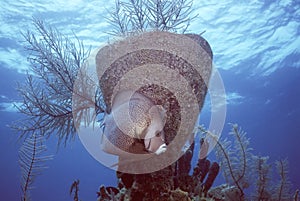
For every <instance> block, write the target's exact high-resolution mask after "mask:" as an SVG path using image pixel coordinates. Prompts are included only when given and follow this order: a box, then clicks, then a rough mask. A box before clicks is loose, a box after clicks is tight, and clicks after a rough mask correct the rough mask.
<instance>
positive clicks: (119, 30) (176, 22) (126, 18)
mask: <svg viewBox="0 0 300 201" xmlns="http://www.w3.org/2000/svg"><path fill="white" fill-rule="evenodd" d="M192 5H193V1H192V0H173V1H169V0H129V1H124V0H116V1H115V8H114V9H113V10H112V11H108V12H109V14H110V15H109V17H108V18H107V20H108V22H109V23H110V24H111V25H112V26H113V29H112V30H111V31H110V32H108V33H109V34H111V35H117V36H119V35H121V36H126V35H130V34H135V33H139V32H143V31H146V30H162V31H170V32H181V33H184V32H185V31H186V30H187V29H188V27H189V25H190V22H191V21H192V20H193V19H195V18H196V17H197V15H194V16H191V14H192V12H193V11H194V10H193V9H192Z"/></svg>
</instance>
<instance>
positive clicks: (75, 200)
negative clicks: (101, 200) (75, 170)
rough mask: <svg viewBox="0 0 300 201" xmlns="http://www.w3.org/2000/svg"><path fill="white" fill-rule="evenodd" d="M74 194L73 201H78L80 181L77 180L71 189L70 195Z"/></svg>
mask: <svg viewBox="0 0 300 201" xmlns="http://www.w3.org/2000/svg"><path fill="white" fill-rule="evenodd" d="M73 192H74V196H73V200H74V201H78V200H79V198H78V192H79V179H77V180H75V181H74V182H73V183H72V185H71V188H70V195H72V193H73Z"/></svg>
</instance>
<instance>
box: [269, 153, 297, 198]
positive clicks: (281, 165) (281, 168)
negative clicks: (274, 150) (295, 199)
mask: <svg viewBox="0 0 300 201" xmlns="http://www.w3.org/2000/svg"><path fill="white" fill-rule="evenodd" d="M276 169H277V173H278V175H279V176H280V179H279V182H278V184H277V185H276V186H275V188H274V193H273V196H272V200H274V201H275V200H277V201H287V200H291V199H292V196H291V182H290V181H289V179H288V161H287V159H284V160H278V161H276Z"/></svg>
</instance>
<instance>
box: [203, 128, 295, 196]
mask: <svg viewBox="0 0 300 201" xmlns="http://www.w3.org/2000/svg"><path fill="white" fill-rule="evenodd" d="M231 126H232V128H231V132H230V133H229V136H233V138H232V140H233V143H232V141H230V140H228V139H220V140H218V139H217V138H216V137H215V136H216V135H215V134H213V133H212V132H209V131H207V130H206V129H205V128H204V127H203V126H199V130H200V131H201V132H202V133H204V134H206V135H208V136H209V137H210V138H211V139H212V140H213V141H215V142H216V147H215V154H216V156H217V158H218V161H219V162H220V166H221V169H222V171H223V176H224V178H225V181H226V185H224V186H220V187H217V188H215V189H212V190H211V192H209V194H210V195H209V196H212V197H214V196H215V195H216V194H219V195H222V196H225V197H226V200H247V199H249V200H255V201H268V200H272V201H275V200H276V201H278V200H282V201H285V200H292V199H293V198H292V193H291V183H290V181H289V179H288V176H287V175H288V161H287V159H284V160H279V161H276V162H275V164H276V169H277V173H278V175H279V181H278V182H277V184H275V181H272V180H271V171H272V165H271V164H269V163H268V159H269V157H262V156H256V155H254V154H253V153H252V152H251V151H252V149H251V148H250V147H249V144H250V140H249V138H247V137H246V133H245V132H244V131H242V130H241V128H239V127H238V125H237V124H231ZM232 144H233V146H232ZM250 176H251V177H252V179H250ZM250 185H254V192H252V194H251V195H246V194H245V192H244V189H245V188H248V187H249V186H250ZM297 196H298V191H296V193H295V196H294V200H296V199H298V198H297ZM215 199H216V200H218V199H217V198H215Z"/></svg>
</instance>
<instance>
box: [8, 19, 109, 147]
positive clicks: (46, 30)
mask: <svg viewBox="0 0 300 201" xmlns="http://www.w3.org/2000/svg"><path fill="white" fill-rule="evenodd" d="M33 24H34V26H35V31H36V32H34V31H27V32H26V33H23V36H24V39H25V41H26V42H27V46H26V47H25V49H26V50H27V51H28V52H29V54H30V55H29V56H28V60H29V62H30V64H31V66H30V73H29V74H28V75H27V78H26V82H25V84H19V85H18V87H17V90H18V92H19V95H20V96H21V98H22V99H23V100H22V105H21V106H20V107H17V108H18V110H19V112H20V113H22V114H24V115H25V116H26V119H22V120H20V121H17V122H15V123H13V124H12V125H11V127H12V128H13V129H15V130H17V131H18V132H19V133H20V136H21V137H23V136H25V137H26V136H28V135H30V134H32V133H35V132H38V133H41V134H42V135H46V136H49V135H52V134H53V133H56V135H57V136H58V138H59V141H58V142H61V141H64V142H65V143H66V142H67V140H68V139H70V138H72V137H74V136H75V133H76V132H75V127H74V120H73V116H72V100H71V99H72V92H73V85H74V82H75V79H76V76H77V73H78V71H79V69H80V67H81V65H82V64H83V63H84V61H85V60H86V58H87V57H88V55H89V50H85V48H84V45H83V44H82V42H80V41H79V40H78V39H77V41H76V42H72V41H71V39H70V38H68V37H67V36H64V35H63V34H61V33H60V32H59V31H58V30H56V29H55V28H52V27H51V26H47V25H46V24H45V23H44V22H43V21H41V20H36V19H34V20H33ZM93 103H94V105H95V107H96V110H97V111H99V112H101V111H103V109H102V107H101V106H100V105H98V104H97V103H98V102H97V101H94V100H93Z"/></svg>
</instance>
